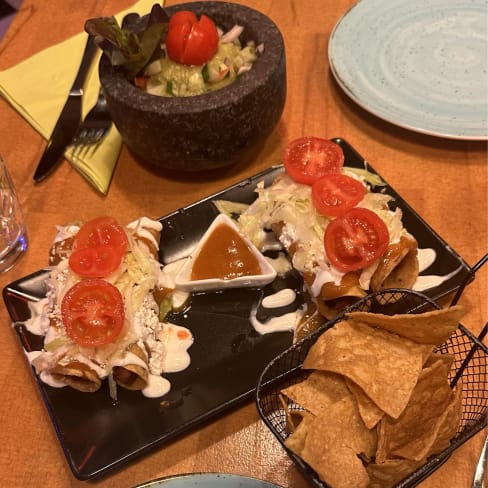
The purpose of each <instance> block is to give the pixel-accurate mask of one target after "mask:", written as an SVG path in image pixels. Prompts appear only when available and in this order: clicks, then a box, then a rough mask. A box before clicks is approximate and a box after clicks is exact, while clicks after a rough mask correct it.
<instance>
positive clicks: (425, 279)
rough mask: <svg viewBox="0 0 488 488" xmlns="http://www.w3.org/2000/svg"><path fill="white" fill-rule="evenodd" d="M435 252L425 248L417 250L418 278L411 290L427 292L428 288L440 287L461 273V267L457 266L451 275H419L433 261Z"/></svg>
mask: <svg viewBox="0 0 488 488" xmlns="http://www.w3.org/2000/svg"><path fill="white" fill-rule="evenodd" d="M435 258H436V252H435V251H434V249H431V248H425V249H419V250H418V252H417V259H418V262H419V276H418V278H417V281H416V282H415V284H414V285H413V287H412V288H413V289H414V290H416V291H423V290H428V289H429V288H434V287H436V286H439V285H441V284H442V283H444V282H445V281H447V280H449V279H450V278H452V277H453V276H454V275H456V274H457V273H459V271H461V269H462V266H459V267H458V268H456V269H455V270H454V271H452V272H451V273H448V274H445V275H420V273H421V272H422V271H425V270H426V269H428V267H429V266H430V265H431V264H432V263H433V262H434V261H435Z"/></svg>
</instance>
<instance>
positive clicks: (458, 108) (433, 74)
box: [328, 0, 488, 140]
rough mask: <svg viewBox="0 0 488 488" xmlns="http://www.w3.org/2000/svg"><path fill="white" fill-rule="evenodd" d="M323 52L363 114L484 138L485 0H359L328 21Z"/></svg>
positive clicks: (487, 85) (487, 79) (432, 131)
mask: <svg viewBox="0 0 488 488" xmlns="http://www.w3.org/2000/svg"><path fill="white" fill-rule="evenodd" d="M328 54H329V64H330V67H331V70H332V73H333V75H334V77H335V79H336V80H337V82H338V84H339V85H340V86H341V88H342V89H343V90H344V92H345V93H346V94H347V95H348V96H349V97H350V98H351V99H352V100H354V101H355V102H356V103H357V104H359V105H360V106H361V107H363V108H364V109H365V110H367V111H369V112H370V113H372V114H374V115H376V116H378V117H380V118H382V119H384V120H386V121H388V122H391V123H393V124H395V125H398V126H400V127H403V128H406V129H410V130H413V131H416V132H420V133H424V134H429V135H435V136H441V137H446V138H450V139H470V140H486V139H488V4H487V3H486V0H428V1H426V0H408V1H405V0H361V1H359V2H358V3H357V4H355V5H354V6H353V7H352V8H351V9H350V10H349V11H348V12H346V13H345V14H344V16H343V17H342V18H341V19H340V20H339V22H338V23H337V24H336V26H335V27H334V29H333V31H332V34H331V37H330V42H329V53H328Z"/></svg>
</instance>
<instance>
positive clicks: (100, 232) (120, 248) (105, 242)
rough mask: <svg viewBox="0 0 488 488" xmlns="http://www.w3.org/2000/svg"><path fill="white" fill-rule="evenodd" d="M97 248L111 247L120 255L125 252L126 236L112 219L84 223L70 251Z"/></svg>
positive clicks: (98, 219)
mask: <svg viewBox="0 0 488 488" xmlns="http://www.w3.org/2000/svg"><path fill="white" fill-rule="evenodd" d="M97 246H111V247H113V248H114V249H116V250H117V252H118V253H120V254H124V253H125V251H126V250H127V246H128V239H127V235H126V233H125V231H124V229H123V228H122V227H121V226H120V225H119V224H118V222H117V221H116V220H115V219H114V218H112V217H98V218H96V219H93V220H90V221H89V222H86V223H85V224H84V225H83V226H82V227H81V228H80V230H79V231H78V233H77V234H76V236H75V238H74V241H73V247H72V249H73V251H76V250H78V249H84V248H86V247H97Z"/></svg>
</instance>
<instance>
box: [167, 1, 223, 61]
mask: <svg viewBox="0 0 488 488" xmlns="http://www.w3.org/2000/svg"><path fill="white" fill-rule="evenodd" d="M218 45H219V34H218V32H217V27H216V26H215V24H214V22H213V21H212V20H211V19H210V18H209V17H207V16H206V15H202V16H201V17H200V20H198V19H197V17H196V15H195V14H194V13H193V12H190V11H188V10H182V11H180V12H177V13H175V14H174V15H173V16H172V17H171V19H170V21H169V26H168V33H167V35H166V50H167V52H168V56H169V58H170V59H172V60H173V61H175V62H177V63H180V64H185V65H189V66H192V65H194V66H200V65H202V64H205V63H206V62H207V61H210V59H212V58H213V56H214V55H215V53H216V52H217V49H218Z"/></svg>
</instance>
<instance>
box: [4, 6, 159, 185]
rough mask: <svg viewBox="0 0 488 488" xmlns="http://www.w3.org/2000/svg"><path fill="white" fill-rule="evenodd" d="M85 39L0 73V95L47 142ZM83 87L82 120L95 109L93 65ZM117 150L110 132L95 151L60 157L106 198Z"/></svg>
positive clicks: (142, 12)
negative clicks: (66, 160)
mask: <svg viewBox="0 0 488 488" xmlns="http://www.w3.org/2000/svg"><path fill="white" fill-rule="evenodd" d="M154 3H155V0H139V1H138V2H136V3H135V4H134V5H133V6H132V7H131V8H129V9H127V10H125V11H123V12H120V13H119V14H117V15H115V17H116V19H117V21H118V22H119V24H120V23H121V22H122V19H123V18H124V16H125V15H126V14H128V13H130V12H136V13H138V14H140V15H145V14H147V13H149V12H150V10H151V7H152V6H153V5H154ZM86 40H87V34H86V33H85V32H81V33H79V34H77V35H75V36H73V37H71V38H69V39H67V40H65V41H63V42H61V43H59V44H56V45H55V46H51V47H50V48H48V49H45V50H43V51H40V52H39V53H37V54H35V55H34V56H32V57H30V58H28V59H26V60H25V61H23V62H21V63H19V64H17V65H15V66H13V67H12V68H9V69H7V70H4V71H0V94H1V95H2V96H3V97H4V98H5V99H6V100H7V101H8V102H9V103H10V104H11V105H12V106H13V107H14V108H15V109H16V110H17V111H18V112H19V113H20V114H21V115H22V116H23V117H24V118H25V119H26V120H27V121H28V122H29V123H30V124H31V125H32V126H33V127H34V128H35V129H36V130H37V131H38V132H39V133H40V134H42V136H44V138H46V139H49V137H50V135H51V132H52V131H53V129H54V126H55V125H56V121H57V119H58V117H59V114H60V113H61V110H62V108H63V106H64V103H65V101H66V98H67V96H68V93H69V89H70V88H71V85H72V84H73V81H74V79H75V75H76V72H77V71H78V67H79V65H80V62H81V56H82V53H83V49H84V47H85V44H86ZM100 55H101V51H100V53H99V54H98V57H97V58H96V60H95V62H94V63H93V65H92V67H91V70H90V73H89V75H88V77H87V80H86V83H85V94H84V96H83V116H85V115H86V114H87V113H88V111H89V110H90V108H91V107H92V106H93V105H94V104H95V102H96V100H97V96H98V91H99V88H100V82H99V79H98V59H99V57H100ZM121 146H122V139H121V137H120V134H119V133H118V132H117V129H116V128H115V126H112V129H111V130H110V132H109V134H108V136H107V137H106V138H105V139H104V141H103V142H102V144H100V145H99V146H98V148H97V150H96V151H94V152H93V151H89V152H87V154H83V156H81V157H79V156H76V155H74V154H73V150H72V149H68V150H67V151H66V152H65V157H66V159H68V161H70V163H71V164H72V165H73V167H74V168H76V169H77V170H78V171H79V172H80V173H81V174H82V175H83V176H84V177H85V178H86V179H87V180H88V181H89V182H90V183H91V184H92V185H93V186H94V187H95V188H96V189H97V190H98V191H100V192H101V193H102V194H106V193H107V191H108V188H109V186H110V181H111V179H112V175H113V172H114V169H115V165H116V163H117V159H118V156H119V153H120V148H121Z"/></svg>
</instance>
